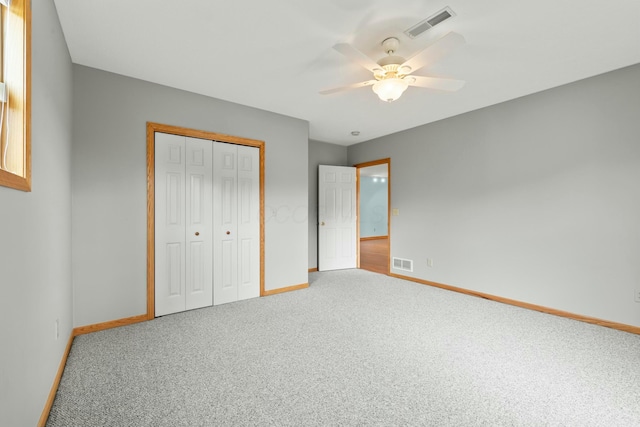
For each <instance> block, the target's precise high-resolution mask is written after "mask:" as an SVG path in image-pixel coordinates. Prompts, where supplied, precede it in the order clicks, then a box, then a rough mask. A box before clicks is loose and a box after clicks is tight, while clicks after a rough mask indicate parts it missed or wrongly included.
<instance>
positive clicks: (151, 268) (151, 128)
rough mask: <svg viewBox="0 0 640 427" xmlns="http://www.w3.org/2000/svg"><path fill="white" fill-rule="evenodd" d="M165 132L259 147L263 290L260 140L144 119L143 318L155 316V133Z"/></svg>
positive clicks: (261, 262)
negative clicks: (145, 164) (144, 222)
mask: <svg viewBox="0 0 640 427" xmlns="http://www.w3.org/2000/svg"><path fill="white" fill-rule="evenodd" d="M156 132H161V133H168V134H173V135H179V136H187V137H192V138H200V139H209V140H212V141H214V140H215V141H220V142H225V143H228V144H236V145H245V146H249V147H257V148H258V149H259V150H260V296H264V295H265V290H264V164H265V162H264V159H265V155H264V150H265V143H264V141H259V140H255V139H249V138H242V137H238V136H232V135H224V134H220V133H215V132H208V131H202V130H196V129H189V128H184V127H179V126H171V125H165V124H161V123H153V122H147V319H149V320H151V319H154V318H155V314H156V313H155V311H156V308H155V305H156V302H155V200H156V196H155V168H156V159H155V134H156Z"/></svg>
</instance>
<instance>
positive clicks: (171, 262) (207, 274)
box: [155, 133, 213, 316]
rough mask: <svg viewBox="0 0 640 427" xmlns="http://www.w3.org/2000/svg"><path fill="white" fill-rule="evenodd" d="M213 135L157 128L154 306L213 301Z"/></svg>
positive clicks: (166, 309)
mask: <svg viewBox="0 0 640 427" xmlns="http://www.w3.org/2000/svg"><path fill="white" fill-rule="evenodd" d="M212 158H213V156H212V146H211V141H208V140H202V139H196V138H189V137H183V136H177V135H169V134H163V133H156V134H155V312H156V316H163V315H166V314H170V313H176V312H179V311H184V310H191V309H194V308H200V307H206V306H210V305H212V303H213V291H212V277H213V271H212V270H213V269H212V257H213V227H212V226H213V220H212V208H213V206H212V203H213V200H212Z"/></svg>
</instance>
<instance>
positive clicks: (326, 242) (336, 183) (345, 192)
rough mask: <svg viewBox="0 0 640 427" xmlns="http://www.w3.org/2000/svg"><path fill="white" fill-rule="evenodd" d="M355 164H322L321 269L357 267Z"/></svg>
mask: <svg viewBox="0 0 640 427" xmlns="http://www.w3.org/2000/svg"><path fill="white" fill-rule="evenodd" d="M356 220H357V218H356V168H352V167H346V166H325V165H320V168H319V176H318V270H319V271H326V270H339V269H345V268H356V262H357V260H356Z"/></svg>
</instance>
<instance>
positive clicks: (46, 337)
mask: <svg viewBox="0 0 640 427" xmlns="http://www.w3.org/2000/svg"><path fill="white" fill-rule="evenodd" d="M32 8H33V13H32V25H33V29H32V63H31V65H32V94H31V107H32V114H31V124H32V127H31V129H32V139H31V144H32V170H33V172H32V192H30V193H23V192H21V191H16V190H11V189H7V188H5V187H0V236H1V237H0V272H1V275H0V288H1V292H2V297H1V298H0V342H1V343H2V344H1V350H0V361H1V363H0V425H2V426H33V425H36V423H37V421H38V419H39V418H40V414H41V413H42V409H43V408H44V405H45V401H46V399H47V396H48V394H49V390H51V386H52V384H53V380H54V377H55V375H56V372H57V370H58V366H59V364H60V360H61V358H62V355H63V353H64V349H65V347H66V345H67V342H68V340H69V337H70V335H71V327H72V319H71V314H72V308H71V304H72V300H71V181H70V170H71V166H70V162H71V154H70V150H71V129H72V128H71V90H72V89H71V77H72V71H71V59H70V57H69V52H68V51H67V47H66V44H65V41H64V37H63V35H62V30H61V28H60V24H59V21H58V16H57V14H56V10H55V7H54V4H53V2H52V1H49V0H33V5H32ZM56 319H59V322H60V337H59V338H58V339H57V340H56V338H55V328H54V324H55V321H56Z"/></svg>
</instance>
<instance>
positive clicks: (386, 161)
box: [353, 157, 391, 275]
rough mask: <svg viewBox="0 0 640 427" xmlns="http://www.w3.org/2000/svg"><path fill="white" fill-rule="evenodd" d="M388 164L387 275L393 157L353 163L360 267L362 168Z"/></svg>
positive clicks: (389, 264)
mask: <svg viewBox="0 0 640 427" xmlns="http://www.w3.org/2000/svg"><path fill="white" fill-rule="evenodd" d="M385 164H386V165H387V173H388V176H387V238H388V242H389V248H388V249H387V265H388V267H387V275H389V274H391V157H387V158H385V159H379V160H372V161H370V162H364V163H358V164H355V165H353V167H354V168H356V216H357V218H358V221H357V223H356V246H357V251H356V266H357V267H358V268H360V169H361V168H366V167H369V166H377V165H385Z"/></svg>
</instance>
